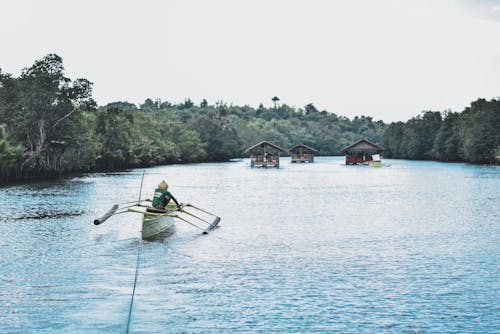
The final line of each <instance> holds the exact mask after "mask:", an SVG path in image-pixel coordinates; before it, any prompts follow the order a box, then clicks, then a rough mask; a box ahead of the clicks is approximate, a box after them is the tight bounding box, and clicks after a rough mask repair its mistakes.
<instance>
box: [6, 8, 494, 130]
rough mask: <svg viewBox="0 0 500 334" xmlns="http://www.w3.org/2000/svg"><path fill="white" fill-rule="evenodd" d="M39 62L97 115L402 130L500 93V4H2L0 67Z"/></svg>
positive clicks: (15, 67) (18, 68)
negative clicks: (53, 57) (301, 113)
mask: <svg viewBox="0 0 500 334" xmlns="http://www.w3.org/2000/svg"><path fill="white" fill-rule="evenodd" d="M48 53H57V54H58V55H60V56H61V57H62V58H63V60H64V65H65V68H66V74H67V75H68V76H69V77H70V78H72V79H75V78H78V77H83V78H87V79H89V80H90V81H92V82H93V83H94V98H95V99H96V100H97V102H98V103H99V104H100V105H103V104H106V103H108V102H112V101H129V102H132V103H142V102H143V101H144V100H145V99H146V98H148V97H150V98H152V99H155V98H160V99H161V100H162V101H165V100H168V101H172V102H182V101H184V99H185V98H191V99H192V100H193V101H194V102H195V103H199V102H200V101H201V100H202V99H203V98H206V99H207V100H208V102H209V103H211V104H212V103H215V102H216V101H218V100H223V101H225V102H227V103H233V104H236V105H245V104H248V105H250V106H253V107H257V106H258V105H259V103H263V104H264V105H267V106H270V105H272V101H271V98H272V97H273V96H278V97H279V98H280V100H281V103H286V104H288V105H291V106H295V107H303V106H304V105H306V104H308V103H313V104H314V105H315V106H316V107H317V108H318V109H320V110H327V111H329V112H334V113H336V114H339V115H343V116H347V117H349V118H352V117H354V116H356V115H368V116H373V117H374V118H375V119H376V120H378V119H382V120H384V121H396V120H402V121H406V120H408V119H409V118H411V117H413V116H416V115H418V114H419V113H420V112H421V111H423V110H438V111H442V110H446V109H451V110H454V111H461V110H463V108H464V107H466V106H468V105H469V104H470V102H472V101H473V100H475V99H477V98H479V97H482V98H486V99H491V98H496V97H499V96H500V0H495V1H493V0H470V1H468V0H378V1H376V0H365V1H361V0H295V1H294V0H240V1H238V0H210V1H208V0H179V1H174V0H164V1H162V0H143V1H131V0H126V1H125V0H113V1H111V0H106V1H104V0H86V1H67V0H44V1H37V0H32V1H28V0H16V1H1V2H0V68H1V69H2V71H3V72H4V73H5V72H6V73H11V74H14V75H16V76H17V75H19V73H20V72H21V70H22V68H24V67H27V66H30V65H31V64H33V62H34V61H35V60H36V59H40V58H42V57H43V56H45V55H46V54H48Z"/></svg>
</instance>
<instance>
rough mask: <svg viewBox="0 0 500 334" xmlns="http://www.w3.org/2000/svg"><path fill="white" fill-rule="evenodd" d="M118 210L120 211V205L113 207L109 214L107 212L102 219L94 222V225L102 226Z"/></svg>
mask: <svg viewBox="0 0 500 334" xmlns="http://www.w3.org/2000/svg"><path fill="white" fill-rule="evenodd" d="M116 210H118V204H115V205H113V207H112V208H111V209H109V211H108V212H106V213H105V214H104V215H103V216H102V217H100V218H97V219H95V220H94V225H100V224H102V223H104V222H105V221H106V220H107V219H108V218H109V217H111V216H112V215H114V214H115V212H116Z"/></svg>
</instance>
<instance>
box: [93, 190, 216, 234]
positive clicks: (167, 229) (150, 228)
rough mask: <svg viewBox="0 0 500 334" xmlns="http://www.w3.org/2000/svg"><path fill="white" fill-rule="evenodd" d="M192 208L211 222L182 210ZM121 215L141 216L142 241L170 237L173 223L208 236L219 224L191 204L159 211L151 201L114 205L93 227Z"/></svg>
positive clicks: (173, 206)
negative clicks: (178, 222)
mask: <svg viewBox="0 0 500 334" xmlns="http://www.w3.org/2000/svg"><path fill="white" fill-rule="evenodd" d="M186 207H188V208H192V209H195V210H198V211H200V212H203V213H205V214H207V215H209V216H212V217H214V220H213V221H211V222H210V221H207V220H206V219H203V218H201V217H199V216H197V215H195V214H193V213H191V212H188V211H186V210H185V209H184V208H186ZM122 213H139V214H142V215H143V218H142V239H144V240H157V239H164V238H166V237H168V236H169V235H171V234H172V233H173V232H174V231H175V221H176V220H180V221H182V222H185V223H187V224H189V225H191V226H193V227H195V228H197V229H199V230H201V231H202V234H208V233H209V232H210V231H212V230H213V229H214V228H216V227H217V225H218V224H219V222H220V217H218V216H216V215H214V214H212V213H210V212H208V211H206V210H203V209H201V208H198V207H196V206H194V205H192V204H189V203H188V204H181V205H180V208H178V207H177V206H176V205H175V204H174V203H169V204H168V205H167V207H166V208H165V210H159V209H156V208H153V207H152V206H151V201H150V200H148V199H146V200H139V201H137V202H129V203H122V204H115V205H113V207H112V208H111V209H110V210H109V211H108V212H106V213H105V214H104V215H103V216H102V217H100V218H97V219H95V220H94V224H95V225H100V224H102V223H104V222H105V221H106V220H108V219H109V218H110V217H112V216H114V215H119V214H122ZM180 214H185V215H187V216H188V217H190V218H194V219H196V220H197V221H200V222H203V223H205V224H207V227H206V228H202V227H200V226H199V225H197V224H195V223H193V222H192V221H189V220H188V218H186V217H182V216H181V215H180Z"/></svg>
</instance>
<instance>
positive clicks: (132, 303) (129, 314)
mask: <svg viewBox="0 0 500 334" xmlns="http://www.w3.org/2000/svg"><path fill="white" fill-rule="evenodd" d="M141 246H142V241H140V242H139V247H138V248H137V262H136V264H135V278H134V288H133V289H132V298H131V299H130V308H129V310H128V320H127V334H128V332H129V329H130V319H131V318H132V307H133V305H134V297H135V288H136V286H137V276H138V275H139V260H140V255H141Z"/></svg>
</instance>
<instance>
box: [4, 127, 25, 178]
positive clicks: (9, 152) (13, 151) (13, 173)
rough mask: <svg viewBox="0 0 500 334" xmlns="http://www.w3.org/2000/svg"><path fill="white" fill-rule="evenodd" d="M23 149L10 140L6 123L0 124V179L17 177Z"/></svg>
mask: <svg viewBox="0 0 500 334" xmlns="http://www.w3.org/2000/svg"><path fill="white" fill-rule="evenodd" d="M22 156H23V149H22V147H21V146H20V145H12V144H11V143H10V142H9V138H8V136H7V132H6V130H5V125H3V124H2V125H0V181H2V182H5V181H9V180H10V179H15V178H16V177H17V174H18V170H19V169H18V167H19V164H20V162H21V160H22Z"/></svg>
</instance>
